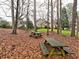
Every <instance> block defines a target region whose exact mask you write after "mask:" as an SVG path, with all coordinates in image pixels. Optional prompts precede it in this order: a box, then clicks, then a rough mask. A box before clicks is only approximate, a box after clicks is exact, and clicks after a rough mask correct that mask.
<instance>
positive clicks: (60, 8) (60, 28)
mask: <svg viewBox="0 0 79 59" xmlns="http://www.w3.org/2000/svg"><path fill="white" fill-rule="evenodd" d="M61 20H62V0H60V20H59V23H60V25H59V26H60V34H62V27H61Z"/></svg>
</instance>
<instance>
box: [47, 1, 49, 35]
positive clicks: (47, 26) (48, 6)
mask: <svg viewBox="0 0 79 59" xmlns="http://www.w3.org/2000/svg"><path fill="white" fill-rule="evenodd" d="M47 35H49V0H48V12H47Z"/></svg>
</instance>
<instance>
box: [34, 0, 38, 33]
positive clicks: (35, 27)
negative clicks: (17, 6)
mask: <svg viewBox="0 0 79 59" xmlns="http://www.w3.org/2000/svg"><path fill="white" fill-rule="evenodd" d="M34 29H35V32H37V26H36V0H34Z"/></svg>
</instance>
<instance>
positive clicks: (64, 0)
mask: <svg viewBox="0 0 79 59" xmlns="http://www.w3.org/2000/svg"><path fill="white" fill-rule="evenodd" d="M1 1H5V0H0V3H1ZM37 2H39V4H41V3H42V2H44V0H37ZM62 3H63V5H66V4H68V3H73V0H62ZM9 4H10V3H9ZM37 5H38V4H37ZM2 7H3V8H4V10H5V11H6V9H7V8H8V7H7V6H5V5H4V6H2ZM2 7H1V6H0V17H3V19H5V20H8V21H11V18H10V17H6V16H5V13H4V12H3V11H2ZM77 9H78V10H79V0H78V8H77ZM6 12H7V14H8V15H10V14H11V13H10V10H7V11H6Z"/></svg>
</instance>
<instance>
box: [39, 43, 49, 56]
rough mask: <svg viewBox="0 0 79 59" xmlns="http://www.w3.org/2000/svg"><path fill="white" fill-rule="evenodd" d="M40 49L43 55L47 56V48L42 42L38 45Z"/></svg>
mask: <svg viewBox="0 0 79 59" xmlns="http://www.w3.org/2000/svg"><path fill="white" fill-rule="evenodd" d="M40 48H41V50H42V53H43V55H44V56H48V54H49V51H48V49H47V47H46V46H45V44H44V43H43V42H42V43H41V44H40Z"/></svg>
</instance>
